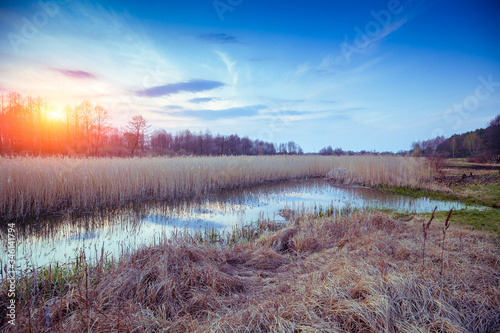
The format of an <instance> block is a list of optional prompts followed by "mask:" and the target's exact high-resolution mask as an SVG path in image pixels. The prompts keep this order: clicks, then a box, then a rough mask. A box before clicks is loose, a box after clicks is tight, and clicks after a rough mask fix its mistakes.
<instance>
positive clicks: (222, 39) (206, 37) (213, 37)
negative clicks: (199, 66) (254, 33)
mask: <svg viewBox="0 0 500 333" xmlns="http://www.w3.org/2000/svg"><path fill="white" fill-rule="evenodd" d="M197 38H198V39H201V40H203V41H206V42H210V43H217V44H239V43H240V41H239V40H238V38H237V37H236V36H231V35H228V34H225V33H211V34H203V35H198V36H197Z"/></svg>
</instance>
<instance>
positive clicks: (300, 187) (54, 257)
mask: <svg viewBox="0 0 500 333" xmlns="http://www.w3.org/2000/svg"><path fill="white" fill-rule="evenodd" d="M330 205H332V206H333V207H334V208H335V209H337V210H338V211H340V210H342V209H343V208H345V207H346V206H350V207H351V208H369V207H371V208H386V209H393V210H399V211H409V212H417V213H421V212H430V211H432V209H433V208H434V207H435V206H438V210H448V209H450V208H451V207H454V208H455V209H464V208H467V206H466V205H464V204H462V203H459V202H445V201H437V200H431V199H429V198H409V197H404V196H399V195H392V194H387V193H381V192H379V191H376V190H373V189H370V188H364V187H355V186H350V187H345V186H332V185H331V184H329V183H328V182H326V181H324V180H321V179H316V180H308V181H289V182H282V183H276V184H264V185H260V186H254V187H251V188H239V189H232V190H225V191H221V192H218V193H212V194H209V195H206V196H203V197H199V198H194V199H190V200H181V201H176V202H152V203H145V204H140V205H138V204H135V205H130V206H129V207H125V208H121V209H114V210H101V211H98V212H95V213H93V214H89V215H84V216H78V217H76V216H71V215H64V216H60V217H57V218H55V217H52V218H49V219H45V220H39V221H35V222H31V223H30V222H23V223H21V222H16V231H17V235H16V236H17V239H18V249H17V262H18V264H19V265H20V266H22V267H27V266H31V265H35V266H37V265H45V264H48V263H54V262H56V261H60V262H66V261H68V260H71V259H72V258H74V257H75V255H76V251H77V249H83V250H84V251H85V252H86V256H87V258H93V257H100V255H101V249H102V248H104V250H105V251H106V253H110V254H112V255H115V256H117V255H120V254H122V253H124V252H126V251H128V250H133V249H134V248H137V247H138V246H140V245H143V244H146V245H150V244H155V243H156V242H158V241H159V239H161V238H163V237H167V236H168V235H170V234H171V233H172V232H174V231H176V230H179V229H186V230H195V229H205V228H209V229H218V230H224V229H227V230H228V231H230V230H231V229H232V227H233V226H234V225H236V224H237V225H240V226H241V225H245V224H249V223H250V222H255V221H257V220H258V218H259V216H262V215H261V214H263V215H264V216H266V217H270V218H271V219H273V218H274V219H275V220H276V221H283V218H282V217H281V216H279V215H278V212H279V210H280V209H282V208H285V207H291V208H294V207H295V208H298V207H301V208H302V207H304V208H306V209H307V208H314V207H319V206H322V207H325V208H326V207H327V206H328V207H330ZM5 229H6V228H4V230H2V233H1V234H0V241H1V246H2V248H3V249H7V233H6V230H5ZM0 259H1V260H2V265H3V264H5V262H6V260H7V255H6V251H2V253H1V256H0Z"/></svg>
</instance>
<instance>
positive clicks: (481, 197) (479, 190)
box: [454, 184, 500, 208]
mask: <svg viewBox="0 0 500 333" xmlns="http://www.w3.org/2000/svg"><path fill="white" fill-rule="evenodd" d="M454 191H456V192H457V194H458V196H459V197H463V198H466V200H469V201H472V202H480V203H481V204H483V205H485V206H489V207H494V208H500V184H480V185H468V186H459V187H457V188H456V189H454Z"/></svg>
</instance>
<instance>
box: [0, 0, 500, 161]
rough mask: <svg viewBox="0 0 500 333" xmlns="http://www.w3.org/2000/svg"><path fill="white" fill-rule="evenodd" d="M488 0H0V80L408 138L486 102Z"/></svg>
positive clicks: (354, 137)
mask: <svg viewBox="0 0 500 333" xmlns="http://www.w3.org/2000/svg"><path fill="white" fill-rule="evenodd" d="M499 17H500V3H498V1H478V0H434V1H431V0H428V1H426V0H401V1H398V0H390V1H359V0H352V1H336V0H329V1H315V0H311V1H298V0H287V1H268V0H267V1H262V0H252V1H250V0H197V1H194V0H184V1H179V0H176V1H171V0H161V1H147V2H146V1H141V2H139V1H118V0H116V1H77V0H54V1H50V0H46V1H23V0H16V1H5V0H4V1H2V2H1V4H0V93H2V94H4V95H6V94H7V93H8V92H9V91H16V92H18V93H21V94H22V95H24V96H28V95H29V96H34V97H35V96H41V97H44V98H47V100H48V101H49V102H50V103H51V105H52V107H53V108H54V109H55V110H62V109H63V107H64V106H65V105H66V104H68V105H70V106H72V107H74V106H76V105H78V104H80V103H81V102H82V101H83V100H89V101H90V102H91V103H92V104H94V105H95V104H100V105H102V106H103V107H104V108H105V109H107V110H108V112H109V114H110V116H111V120H112V123H113V124H114V125H115V126H118V127H121V126H125V125H126V123H127V121H128V120H129V119H130V118H131V116H133V115H135V114H142V115H143V116H144V117H145V118H146V119H147V120H148V121H149V123H150V125H151V126H152V129H156V128H164V129H166V130H167V131H169V132H176V131H179V130H183V129H189V130H191V131H195V132H199V131H203V132H205V131H206V130H207V129H208V130H210V131H211V132H212V133H214V134H215V133H220V134H226V135H227V134H238V135H240V136H249V137H250V138H252V139H261V140H265V141H270V142H275V143H279V142H287V141H290V140H293V141H295V142H297V143H298V144H299V145H301V147H302V148H303V149H304V151H305V152H317V151H319V150H320V149H321V148H323V147H326V146H328V145H331V146H332V147H333V148H335V147H341V148H342V149H344V150H354V151H359V150H368V151H371V150H374V151H393V152H397V151H399V150H408V149H410V146H411V143H412V142H413V141H415V140H425V139H429V138H433V137H436V136H437V135H444V136H445V137H449V136H451V135H452V134H454V133H463V132H467V131H471V130H475V129H476V128H484V127H486V126H487V124H488V122H489V121H490V120H491V119H493V118H494V117H495V116H496V115H498V114H500V37H499V36H500V20H499V19H498V18H499Z"/></svg>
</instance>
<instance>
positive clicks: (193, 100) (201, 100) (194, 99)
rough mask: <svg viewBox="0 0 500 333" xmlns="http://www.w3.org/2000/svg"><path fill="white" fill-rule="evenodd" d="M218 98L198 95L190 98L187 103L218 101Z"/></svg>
mask: <svg viewBox="0 0 500 333" xmlns="http://www.w3.org/2000/svg"><path fill="white" fill-rule="evenodd" d="M218 100H219V99H218V98H215V97H198V98H191V99H190V100H189V101H188V102H189V103H206V102H215V101H218Z"/></svg>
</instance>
